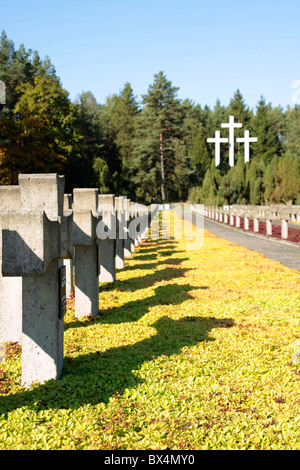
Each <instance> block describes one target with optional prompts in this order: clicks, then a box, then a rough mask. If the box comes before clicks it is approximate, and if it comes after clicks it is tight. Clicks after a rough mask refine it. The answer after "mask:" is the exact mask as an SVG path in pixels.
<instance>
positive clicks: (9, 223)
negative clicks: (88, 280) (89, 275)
mask: <svg viewBox="0 0 300 470" xmlns="http://www.w3.org/2000/svg"><path fill="white" fill-rule="evenodd" d="M18 188H19V191H18V193H19V194H18V200H19V207H18V209H17V210H9V206H8V210H7V211H2V212H1V213H0V227H1V233H0V252H1V254H2V256H1V264H2V270H1V271H2V276H8V277H14V276H16V277H21V278H22V284H21V289H22V290H21V300H20V302H21V308H22V312H20V311H3V310H1V311H0V315H9V316H10V321H11V322H12V323H14V321H16V323H18V318H17V317H18V316H20V314H21V318H22V321H21V328H22V335H21V344H22V380H21V383H22V385H23V386H26V387H27V386H30V385H31V384H32V382H35V381H37V382H42V383H43V382H44V381H46V380H50V379H57V378H59V376H60V374H61V371H62V366H63V331H64V325H63V321H64V320H63V317H64V313H65V308H66V292H65V287H66V286H65V266H64V265H63V258H65V257H69V256H71V252H72V230H73V221H72V215H71V214H70V215H69V216H65V215H64V211H63V200H64V177H62V176H58V175H56V174H38V175H33V174H31V175H19V187H18ZM1 281H2V277H1V276H0V284H1ZM0 290H1V289H0ZM9 294H10V295H11V296H18V295H20V293H19V292H16V291H12V292H10V293H9Z"/></svg>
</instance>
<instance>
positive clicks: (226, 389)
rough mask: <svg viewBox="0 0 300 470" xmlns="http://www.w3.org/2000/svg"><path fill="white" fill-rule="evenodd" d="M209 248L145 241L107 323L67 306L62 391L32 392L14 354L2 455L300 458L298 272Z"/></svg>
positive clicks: (11, 348)
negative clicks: (192, 453) (228, 453)
mask: <svg viewBox="0 0 300 470" xmlns="http://www.w3.org/2000/svg"><path fill="white" fill-rule="evenodd" d="M175 221H176V223H179V222H180V219H179V218H178V217H177V215H176V216H175ZM189 225H190V230H192V226H191V224H189ZM198 230H200V229H198ZM204 235H205V236H204V244H203V247H202V248H201V249H197V250H191V249H187V245H186V241H185V240H180V239H159V240H155V239H147V240H144V242H143V243H142V244H141V245H140V246H139V247H138V248H137V249H136V250H135V251H134V252H133V255H132V258H131V259H128V260H126V263H125V268H124V269H122V270H120V271H118V273H117V281H116V282H115V283H113V284H102V285H100V287H99V298H100V314H99V316H97V317H83V318H80V319H76V318H75V316H74V301H73V300H70V301H69V303H68V309H67V314H66V316H65V335H64V368H63V374H62V377H61V379H59V380H57V381H54V380H50V381H48V382H46V383H45V384H43V385H40V384H34V385H32V386H31V387H30V388H29V389H24V388H22V387H21V385H20V378H21V377H20V375H21V371H20V365H21V362H20V358H21V349H20V347H19V346H18V345H16V344H7V345H6V352H7V355H6V359H5V361H4V362H2V364H0V374H1V376H0V377H1V380H0V449H7V450H8V449H51V450H56V449H59V450H62V449H78V450H79V449H85V450H88V449H99V450H101V449H103V450H104V449H109V450H115V449H124V450H137V449H146V450H147V449H148V450H149V449H150V450H153V449H159V450H163V449H172V450H182V449H184V450H202V449H219V450H222V449H243V450H246V449H254V450H256V449H266V450H267V449H274V450H279V449H299V448H300V414H299V408H300V396H299V385H300V364H299V365H298V364H297V360H295V358H296V359H297V349H298V348H300V346H297V340H298V339H299V338H300V274H299V271H296V270H293V269H290V268H287V267H285V266H283V265H282V264H280V263H278V262H276V261H272V260H269V259H267V258H266V257H264V256H263V255H261V254H259V253H256V252H255V251H250V250H247V249H246V248H243V247H241V246H239V245H236V244H234V243H231V242H228V241H226V240H223V239H221V238H219V237H217V236H215V235H213V234H210V233H209V232H206V231H205V232H204ZM12 315H13V312H12ZM295 342H296V343H295Z"/></svg>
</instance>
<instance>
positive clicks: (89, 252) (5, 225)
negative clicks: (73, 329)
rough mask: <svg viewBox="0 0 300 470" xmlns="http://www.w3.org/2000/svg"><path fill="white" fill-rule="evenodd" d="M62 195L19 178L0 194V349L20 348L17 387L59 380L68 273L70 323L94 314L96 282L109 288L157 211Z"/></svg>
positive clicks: (89, 192) (104, 198)
mask: <svg viewBox="0 0 300 470" xmlns="http://www.w3.org/2000/svg"><path fill="white" fill-rule="evenodd" d="M64 188H65V177H64V176H59V175H57V174H29V175H24V174H21V175H19V184H18V185H14V186H1V187H0V267H1V271H0V298H1V302H0V345H1V344H3V343H6V342H10V341H11V342H18V343H19V344H21V346H22V378H21V383H22V386H24V387H29V386H30V385H31V384H32V383H33V382H38V383H44V382H45V381H46V380H50V379H55V380H56V379H58V378H59V377H60V376H61V373H62V368H63V337H64V314H65V312H66V298H67V296H68V293H69V291H70V290H72V288H73V284H72V282H73V267H74V271H75V276H74V278H75V316H76V317H77V318H80V317H82V316H86V315H98V313H99V282H100V283H101V282H114V281H115V275H116V269H121V268H123V267H124V259H125V258H130V257H131V253H132V251H133V250H134V249H135V247H136V246H137V245H138V244H139V243H140V242H141V241H142V239H143V238H144V237H145V236H146V234H147V232H148V228H149V226H150V223H151V218H153V216H154V214H155V212H156V210H157V206H155V205H151V206H149V207H147V206H144V205H141V204H137V203H134V202H133V201H130V199H128V198H127V197H125V196H120V197H115V196H114V195H112V194H99V191H98V189H94V188H91V189H84V188H76V189H74V190H73V194H72V195H70V194H64Z"/></svg>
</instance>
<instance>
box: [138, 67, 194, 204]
mask: <svg viewBox="0 0 300 470" xmlns="http://www.w3.org/2000/svg"><path fill="white" fill-rule="evenodd" d="M177 91H178V88H176V87H174V86H172V83H171V81H168V80H167V78H166V77H165V75H164V74H163V72H159V73H158V74H156V75H155V76H154V83H153V84H152V85H150V86H149V88H148V93H147V94H146V95H144V96H143V109H142V111H141V113H140V114H139V116H138V119H137V133H136V139H135V148H134V161H133V165H134V168H135V171H136V173H135V176H134V182H135V184H137V185H138V186H139V185H141V184H143V185H145V187H146V188H147V189H146V192H147V193H148V195H149V196H150V198H151V200H153V199H155V198H157V197H158V194H159V191H158V182H160V196H161V197H160V198H161V200H162V201H165V200H166V198H167V197H169V198H174V197H175V196H176V193H178V187H179V182H178V173H179V172H180V176H181V177H182V178H183V177H184V179H185V181H187V176H188V175H189V174H190V172H191V169H190V166H189V163H188V160H189V159H188V156H187V149H186V146H185V145H184V142H183V140H182V133H181V130H182V123H183V112H182V106H181V103H180V101H179V99H177ZM175 170H176V171H175ZM183 182H184V181H183ZM183 189H184V190H185V192H186V195H187V192H188V187H186V188H181V190H183Z"/></svg>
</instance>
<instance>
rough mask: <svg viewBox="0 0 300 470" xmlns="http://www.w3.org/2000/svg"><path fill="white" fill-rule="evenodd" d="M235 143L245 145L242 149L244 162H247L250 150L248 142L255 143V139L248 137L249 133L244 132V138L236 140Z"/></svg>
mask: <svg viewBox="0 0 300 470" xmlns="http://www.w3.org/2000/svg"><path fill="white" fill-rule="evenodd" d="M236 141H237V142H243V143H244V144H245V148H244V161H245V163H246V162H249V160H250V150H249V144H250V142H257V137H249V131H248V130H247V131H245V132H244V137H239V138H237V139H236Z"/></svg>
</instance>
